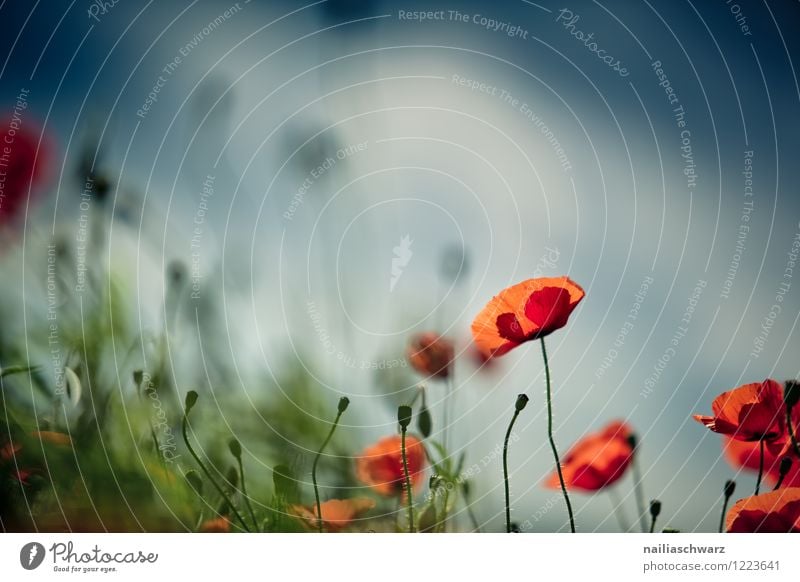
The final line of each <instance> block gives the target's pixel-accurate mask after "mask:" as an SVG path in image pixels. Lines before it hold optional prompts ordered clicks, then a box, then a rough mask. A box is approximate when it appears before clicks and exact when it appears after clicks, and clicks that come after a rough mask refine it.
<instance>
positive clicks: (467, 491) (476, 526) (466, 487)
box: [461, 481, 481, 533]
mask: <svg viewBox="0 0 800 582" xmlns="http://www.w3.org/2000/svg"><path fill="white" fill-rule="evenodd" d="M461 490H462V491H463V492H464V505H465V506H466V507H467V515H469V520H470V522H471V523H472V530H473V532H478V533H481V526H480V524H479V523H478V519H477V518H476V517H475V512H474V511H473V510H472V499H471V498H470V486H469V484H468V482H467V481H463V482H462V483H461Z"/></svg>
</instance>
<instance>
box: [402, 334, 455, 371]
mask: <svg viewBox="0 0 800 582" xmlns="http://www.w3.org/2000/svg"><path fill="white" fill-rule="evenodd" d="M454 357H455V349H454V348H453V342H451V341H450V340H449V339H447V338H446V337H443V336H439V335H437V334H435V333H433V332H430V331H427V332H424V333H418V334H416V335H414V336H413V337H412V338H411V341H410V342H409V344H408V347H407V348H406V358H407V359H408V363H409V364H411V367H412V368H414V369H415V370H416V371H417V372H418V373H419V374H420V375H422V376H428V377H432V378H442V379H444V378H447V377H448V376H449V375H450V368H451V367H452V365H453V358H454Z"/></svg>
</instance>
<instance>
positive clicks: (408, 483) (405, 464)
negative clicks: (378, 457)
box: [400, 428, 414, 533]
mask: <svg viewBox="0 0 800 582" xmlns="http://www.w3.org/2000/svg"><path fill="white" fill-rule="evenodd" d="M400 454H401V455H402V456H403V475H404V476H405V480H406V495H407V496H408V499H407V501H408V531H409V533H414V503H413V501H412V498H411V477H410V476H409V474H408V457H407V456H406V429H405V428H403V429H402V432H401V436H400Z"/></svg>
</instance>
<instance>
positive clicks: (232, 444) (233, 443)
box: [228, 438, 242, 459]
mask: <svg viewBox="0 0 800 582" xmlns="http://www.w3.org/2000/svg"><path fill="white" fill-rule="evenodd" d="M228 449H230V451H231V454H232V455H233V456H234V457H235V458H237V459H241V458H242V443H240V442H239V441H238V440H236V439H235V438H232V439H231V440H230V441H228Z"/></svg>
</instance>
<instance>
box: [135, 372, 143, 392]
mask: <svg viewBox="0 0 800 582" xmlns="http://www.w3.org/2000/svg"><path fill="white" fill-rule="evenodd" d="M142 380H144V372H142V371H141V370H134V371H133V383H134V384H136V387H137V388H139V387H140V386H141V385H142Z"/></svg>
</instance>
